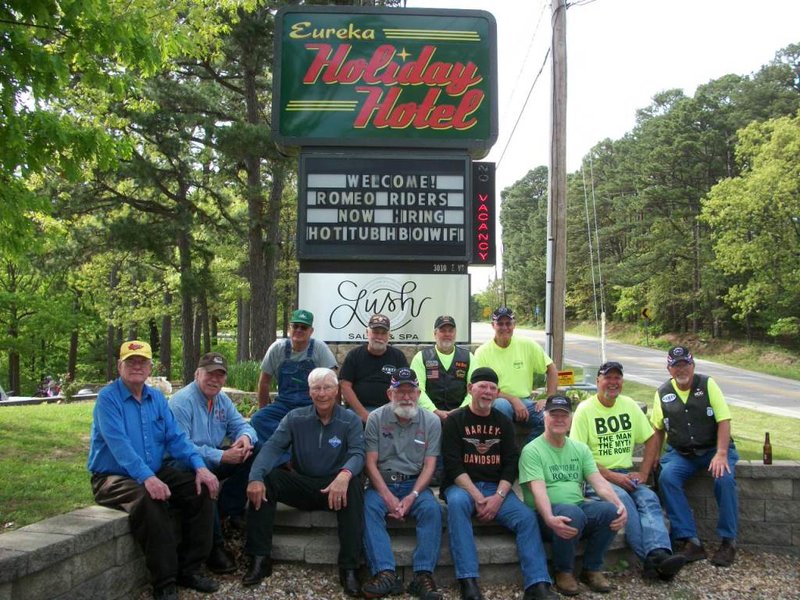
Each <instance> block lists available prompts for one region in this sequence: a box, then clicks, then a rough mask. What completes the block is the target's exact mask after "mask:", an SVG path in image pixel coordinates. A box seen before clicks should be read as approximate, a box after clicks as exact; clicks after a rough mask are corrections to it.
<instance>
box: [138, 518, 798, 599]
mask: <svg viewBox="0 0 800 600" xmlns="http://www.w3.org/2000/svg"><path fill="white" fill-rule="evenodd" d="M232 533H233V532H232ZM229 541H230V542H231V547H232V550H233V551H234V552H235V553H236V554H237V555H238V559H239V560H238V563H239V565H240V569H239V570H238V571H237V572H236V573H232V574H231V575H217V576H214V577H215V579H216V580H217V581H219V582H220V589H219V591H217V592H216V593H214V594H200V593H198V592H194V591H192V590H187V589H180V598H181V600H190V599H191V600H200V599H206V600H212V599H213V600H218V599H219V600H221V599H226V600H228V599H229V600H251V599H252V600H255V599H258V600H263V599H267V600H289V599H291V600H345V599H347V598H348V596H345V595H344V593H343V592H342V588H341V586H340V585H339V581H338V571H337V569H336V568H334V567H316V566H315V567H310V566H308V565H305V564H298V563H277V564H275V565H274V568H273V574H272V576H271V577H269V578H267V579H265V580H264V582H263V583H262V584H261V585H259V586H256V587H254V588H244V587H242V585H241V583H240V579H241V577H242V575H243V572H244V565H245V562H246V560H245V559H244V558H243V557H242V556H241V547H242V540H241V534H237V533H233V535H231V536H229ZM608 575H609V578H610V580H611V582H612V585H613V587H614V589H613V590H612V592H611V593H610V594H595V593H592V592H590V591H589V590H588V588H585V587H582V592H581V594H580V596H579V598H593V599H601V598H604V599H611V598H613V599H615V600H616V599H632V600H634V599H635V600H644V599H647V600H650V599H653V600H656V599H664V600H708V599H726V600H728V599H729V600H752V599H758V600H778V599H780V600H784V599H785V600H800V561H799V560H798V558H797V557H790V556H781V555H774V554H768V553H765V552H751V551H748V550H739V552H738V554H737V557H736V562H735V563H734V565H733V567H731V568H727V569H723V568H718V567H714V566H713V565H712V564H711V563H710V562H708V561H700V562H695V563H692V564H690V565H688V566H686V567H685V568H684V569H683V571H681V573H680V574H679V575H678V576H677V577H676V579H675V580H674V581H673V582H671V583H669V584H666V583H661V582H655V583H653V582H645V581H643V580H642V578H641V576H640V574H639V569H638V568H637V567H630V566H628V565H627V563H626V562H625V561H621V562H620V563H619V565H617V568H616V570H614V571H611V572H609V573H608ZM481 588H482V590H483V593H484V596H485V597H486V600H511V599H517V598H522V591H521V590H520V589H519V588H518V587H517V586H516V585H514V586H505V585H489V584H486V585H482V586H481ZM444 591H445V592H446V593H445V598H446V600H459V598H460V595H459V593H458V589H457V586H454V587H452V588H447V589H446V590H444ZM396 597H397V598H400V596H396ZM402 597H403V598H412V596H409V595H406V596H402ZM149 598H151V596H150V594H149V593H143V594H141V595H140V596H139V598H138V600H148V599H149ZM564 598H566V596H565V597H564Z"/></svg>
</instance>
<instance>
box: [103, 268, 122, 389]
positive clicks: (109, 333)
mask: <svg viewBox="0 0 800 600" xmlns="http://www.w3.org/2000/svg"><path fill="white" fill-rule="evenodd" d="M118 273H119V267H118V266H117V265H113V266H112V267H111V272H110V273H109V274H108V287H109V288H110V290H111V292H112V293H113V291H114V290H115V289H116V288H117V285H119V274H118ZM109 321H110V322H109V324H108V328H107V329H106V381H111V380H112V379H114V378H115V377H116V376H117V358H119V355H118V354H117V352H118V348H119V345H117V344H116V341H117V335H116V333H117V331H116V327H115V326H114V323H113V315H109ZM120 343H121V342H120Z"/></svg>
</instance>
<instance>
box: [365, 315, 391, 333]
mask: <svg viewBox="0 0 800 600" xmlns="http://www.w3.org/2000/svg"><path fill="white" fill-rule="evenodd" d="M390 324H391V321H389V317H387V316H386V315H382V314H380V313H378V314H376V315H372V316H371V317H370V318H369V323H367V327H369V328H370V329H385V330H386V331H389V325H390Z"/></svg>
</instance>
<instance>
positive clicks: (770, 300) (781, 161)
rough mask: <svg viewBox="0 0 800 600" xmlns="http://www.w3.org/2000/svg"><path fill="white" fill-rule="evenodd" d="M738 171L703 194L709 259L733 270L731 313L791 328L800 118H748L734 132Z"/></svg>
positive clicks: (798, 312)
mask: <svg viewBox="0 0 800 600" xmlns="http://www.w3.org/2000/svg"><path fill="white" fill-rule="evenodd" d="M739 136H740V143H739V145H738V146H737V159H738V161H739V163H740V164H741V165H742V172H741V174H740V175H739V176H738V177H735V178H731V179H726V180H724V181H721V182H720V183H719V184H717V185H716V186H715V187H714V188H713V189H712V190H711V192H710V193H709V195H708V199H707V201H706V202H705V205H704V220H705V221H706V222H708V223H709V224H710V225H711V226H712V227H713V231H714V236H713V241H714V250H715V252H716V259H715V265H716V266H717V267H718V268H719V269H720V270H721V271H722V272H724V273H725V274H727V275H729V276H731V278H732V279H733V280H734V281H735V283H734V284H733V285H732V286H731V287H730V288H729V290H728V293H727V295H726V298H725V300H726V303H727V304H729V305H730V306H731V308H732V309H733V311H734V318H736V319H738V320H740V321H746V322H747V323H749V324H751V325H755V326H756V327H758V328H761V329H766V330H768V331H770V332H772V331H774V332H776V333H777V332H787V333H788V332H790V331H791V329H792V323H793V322H794V323H795V325H794V327H796V321H797V319H798V317H800V305H798V302H797V299H798V298H800V270H798V268H797V265H798V259H799V258H800V116H796V117H793V118H790V117H782V118H779V119H772V120H769V121H766V122H763V123H752V124H751V125H749V126H748V127H746V128H745V129H743V130H742V131H741V132H740V133H739Z"/></svg>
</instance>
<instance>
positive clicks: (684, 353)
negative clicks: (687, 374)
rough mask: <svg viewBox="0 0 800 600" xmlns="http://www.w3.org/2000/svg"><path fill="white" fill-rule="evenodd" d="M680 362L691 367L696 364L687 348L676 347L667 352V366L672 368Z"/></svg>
mask: <svg viewBox="0 0 800 600" xmlns="http://www.w3.org/2000/svg"><path fill="white" fill-rule="evenodd" d="M679 362H687V363H689V364H690V365H693V364H694V356H692V353H691V352H689V349H688V348H687V347H686V346H674V347H673V348H670V351H669V352H667V366H668V367H671V366H672V365H675V364H677V363H679Z"/></svg>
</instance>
